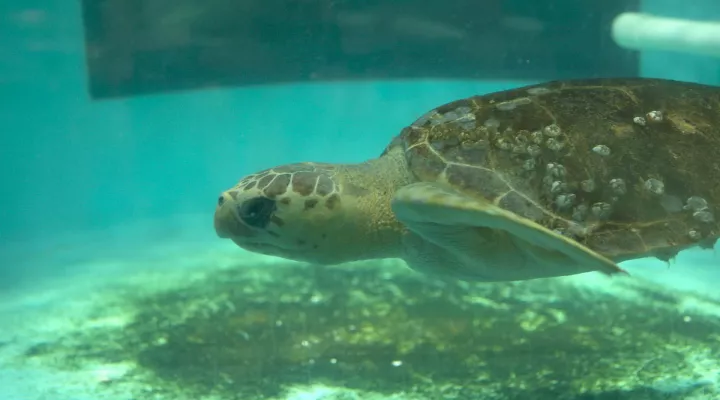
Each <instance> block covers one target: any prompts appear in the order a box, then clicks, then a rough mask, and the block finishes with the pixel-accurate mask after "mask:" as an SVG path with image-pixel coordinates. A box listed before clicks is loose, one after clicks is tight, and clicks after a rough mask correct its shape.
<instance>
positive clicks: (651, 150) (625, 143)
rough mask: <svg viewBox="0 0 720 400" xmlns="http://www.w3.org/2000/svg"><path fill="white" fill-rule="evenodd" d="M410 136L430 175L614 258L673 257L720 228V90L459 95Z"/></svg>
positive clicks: (591, 83) (649, 85)
mask: <svg viewBox="0 0 720 400" xmlns="http://www.w3.org/2000/svg"><path fill="white" fill-rule="evenodd" d="M639 119H642V121H644V123H642V124H641V123H638V121H639ZM400 139H401V141H402V142H403V143H404V147H405V149H406V157H407V159H408V162H409V165H410V169H411V171H413V172H414V173H415V175H416V176H417V177H418V178H419V179H421V180H445V181H447V182H448V183H450V184H451V185H454V186H456V187H457V188H459V189H461V190H463V191H465V192H468V193H470V194H472V195H479V196H483V197H485V198H487V199H489V200H493V201H497V204H499V205H500V206H501V207H503V208H505V209H508V210H511V211H513V212H515V213H517V214H519V215H523V216H528V217H529V218H531V219H533V220H536V221H539V222H541V223H542V224H543V225H545V226H546V227H548V228H551V229H556V230H558V231H562V232H564V233H565V234H567V235H568V236H571V237H575V238H576V240H578V241H580V242H582V243H583V244H585V245H586V246H588V247H589V248H591V249H593V250H596V251H598V252H600V253H602V254H604V255H606V256H610V257H614V259H628V258H635V257H639V256H643V255H656V256H658V257H660V258H663V257H667V255H668V254H675V253H676V252H677V251H679V249H682V248H686V247H689V246H692V245H694V244H703V245H704V246H706V247H707V243H708V242H709V241H712V242H714V239H715V238H716V237H717V235H718V234H719V233H720V226H718V222H717V218H716V217H715V215H717V212H718V210H719V209H720V185H717V184H715V183H717V182H720V88H717V87H711V86H703V85H698V84H691V83H684V82H676V81H668V80H656V79H645V78H631V79H593V80H584V81H582V80H580V81H558V82H551V83H546V84H543V85H537V86H531V87H524V88H518V89H513V90H507V91H503V92H497V93H490V94H486V95H483V96H475V97H471V98H468V99H463V100H458V101H455V102H452V103H448V104H446V105H444V106H441V107H438V108H436V109H434V110H432V111H431V112H430V113H428V114H426V115H425V116H424V117H422V118H421V119H420V120H418V121H416V123H414V124H413V125H412V129H410V130H409V131H408V130H406V131H404V133H403V134H401V136H400ZM558 166H562V169H559V168H558ZM560 172H562V173H560ZM697 198H702V199H703V200H705V204H706V205H703V207H701V208H702V209H696V208H697V207H695V206H696V204H697V200H696V199H697ZM689 199H693V200H689ZM525 200H527V201H529V202H530V203H524V201H525ZM528 204H530V206H528ZM539 213H541V214H542V217H540V216H539ZM579 233H581V234H579Z"/></svg>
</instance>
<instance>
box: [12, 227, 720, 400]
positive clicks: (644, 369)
mask: <svg viewBox="0 0 720 400" xmlns="http://www.w3.org/2000/svg"><path fill="white" fill-rule="evenodd" d="M144 229H146V228H144ZM134 237H137V235H134ZM206 239H208V240H192V241H186V240H185V239H182V238H179V237H175V238H173V239H172V240H166V241H163V242H159V241H155V242H154V243H153V244H152V245H151V246H148V248H147V249H144V250H143V251H142V253H141V252H140V251H138V252H136V253H135V256H134V257H104V256H101V255H98V256H96V257H91V258H88V257H84V258H82V259H81V260H79V261H78V260H77V259H76V261H75V262H76V263H77V264H78V265H75V266H74V267H73V268H68V269H67V271H69V272H68V273H67V274H66V275H65V276H54V277H52V278H47V279H45V280H41V279H40V278H38V279H37V282H36V284H35V285H24V286H23V287H22V288H20V289H17V290H8V291H6V292H4V293H3V294H1V295H0V399H3V400H4V399H13V400H15V399H17V400H40V399H48V400H49V399H52V400H86V399H87V400H96V399H118V400H131V399H177V400H183V399H188V400H189V399H193V400H195V399H250V400H252V399H278V400H279V399H296V400H300V399H302V400H311V399H312V400H319V399H322V400H341V399H342V400H350V399H358V400H360V399H398V400H400V399H480V398H482V399H498V400H499V399H518V400H519V399H523V400H527V399H538V400H545V399H548V400H549V399H553V400H556V399H565V398H566V399H576V400H580V399H583V400H585V399H601V400H611V399H613V400H614V399H633V400H634V399H661V398H662V399H718V398H720V292H719V291H717V290H716V287H717V282H720V272H719V271H718V270H720V262H718V260H716V258H715V255H714V253H712V252H704V253H694V252H688V253H687V254H682V255H681V256H680V257H679V259H678V260H676V262H675V263H674V264H672V265H670V266H667V265H666V264H664V263H661V262H657V261H649V260H640V261H636V262H633V263H628V264H626V265H624V267H626V268H627V269H629V270H630V272H631V273H632V276H631V277H630V278H616V279H608V278H604V277H601V276H598V275H596V274H586V275H582V276H577V277H570V278H562V279H555V280H544V281H535V282H527V283H519V284H515V283H512V284H496V285H469V284H464V283H442V282H437V281H432V280H430V279H428V278H426V277H423V276H420V275H418V274H415V273H412V272H410V271H408V270H407V269H406V268H405V267H404V265H403V264H402V263H400V262H398V261H395V260H386V261H382V262H372V263H358V264H351V265H345V266H339V267H333V268H317V267H311V266H306V265H302V264H297V263H289V262H286V261H283V260H279V259H274V258H269V257H262V256H257V255H253V254H248V253H244V252H242V251H240V250H239V249H237V248H235V247H234V246H232V245H230V244H228V243H225V242H221V241H216V240H211V238H209V237H207V238H206ZM98 253H99V254H102V252H98ZM70 271H72V273H70ZM713 282H714V283H713Z"/></svg>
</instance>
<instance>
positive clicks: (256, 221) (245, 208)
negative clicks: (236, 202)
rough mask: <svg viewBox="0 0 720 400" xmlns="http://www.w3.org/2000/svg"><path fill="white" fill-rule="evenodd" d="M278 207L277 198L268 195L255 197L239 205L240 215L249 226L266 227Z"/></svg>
mask: <svg viewBox="0 0 720 400" xmlns="http://www.w3.org/2000/svg"><path fill="white" fill-rule="evenodd" d="M276 209H277V205H276V204H275V200H271V199H268V198H267V197H253V198H252V199H248V200H245V201H244V202H243V203H242V204H240V206H238V215H239V216H240V219H241V220H242V221H243V222H244V223H246V224H247V225H249V226H252V227H254V228H265V227H266V226H267V225H268V223H270V217H271V216H272V213H273V212H274V211H275V210H276Z"/></svg>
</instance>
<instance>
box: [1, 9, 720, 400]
mask: <svg viewBox="0 0 720 400" xmlns="http://www.w3.org/2000/svg"><path fill="white" fill-rule="evenodd" d="M35 3H37V4H32V5H31V4H28V3H26V2H22V3H21V2H11V1H7V2H3V3H2V4H0V16H3V17H4V18H3V19H2V20H1V21H0V43H2V46H1V49H0V58H1V59H2V61H3V62H0V100H2V102H1V103H0V104H1V105H0V171H2V174H0V197H1V198H2V199H3V202H2V207H0V399H2V400H5V399H8V400H10V399H13V400H15V399H17V400H26V399H27V400H31V399H32V400H35V399H38V400H39V399H52V400H70V399H72V400H77V399H88V400H90V399H101V398H110V399H122V400H129V399H146V398H147V399H285V398H292V399H323V400H339V399H371V398H372V399H542V400H545V399H561V398H567V399H578V400H579V399H583V400H584V399H603V400H611V399H661V398H662V399H711V400H713V399H718V398H720V386H719V385H720V361H718V357H720V330H718V329H717V328H720V323H718V321H719V320H720V297H718V294H717V293H718V292H717V282H720V272H719V271H720V269H719V268H720V261H719V260H718V258H717V255H716V253H715V251H702V252H701V251H688V252H685V253H683V254H681V255H680V256H679V257H678V258H677V260H675V261H674V262H673V263H672V264H671V265H669V266H668V265H666V264H665V263H662V262H659V261H657V260H637V261H633V262H629V263H626V265H623V267H625V268H627V269H628V270H629V271H630V272H631V274H632V277H633V279H631V280H614V281H610V280H605V279H603V278H600V277H597V276H581V277H573V278H568V279H559V280H552V281H549V282H545V281H543V282H531V283H523V284H497V285H466V284H452V285H447V284H442V283H438V282H436V281H433V280H432V279H429V278H427V277H422V276H418V275H416V274H412V273H410V272H408V271H407V270H406V269H405V268H404V267H403V266H402V265H401V263H399V262H396V261H394V260H387V261H378V262H370V263H359V264H351V265H347V266H340V267H334V268H326V269H321V268H316V267H313V266H306V265H302V264H296V263H291V262H287V261H284V260H279V259H271V258H267V257H261V256H258V255H253V254H249V253H246V252H243V251H241V250H239V249H238V248H236V247H234V246H232V245H231V244H228V243H226V242H224V241H220V240H218V239H217V237H216V236H215V233H214V231H213V229H212V213H213V210H214V207H215V202H216V198H217V195H218V193H219V192H220V191H221V190H224V189H226V188H228V187H229V186H230V185H232V184H234V183H235V182H236V181H237V180H238V179H239V178H240V177H242V176H243V175H245V174H247V173H250V172H254V171H257V170H259V169H263V168H267V167H271V166H275V165H278V164H283V163H288V162H295V161H306V160H312V161H321V162H331V163H332V162H359V161H362V160H365V159H368V158H372V157H376V156H378V155H379V154H380V152H381V151H382V149H383V148H384V147H385V145H386V144H387V143H388V141H389V140H390V138H391V137H392V136H393V135H394V134H396V133H397V132H398V131H399V130H400V129H401V128H403V127H404V126H406V125H408V124H409V123H410V122H412V121H413V120H415V119H416V118H417V117H418V116H420V115H422V114H423V113H424V112H426V111H427V110H429V109H432V108H433V107H436V106H438V105H440V104H443V103H445V102H448V101H451V100H454V99H457V98H461V97H466V96H470V95H474V94H479V93H487V92H491V91H496V90H503V89H507V88H511V87H516V86H519V85H523V84H527V83H531V82H535V81H536V80H534V79H522V80H513V81H509V80H472V81H468V80H408V81H392V82H389V81H361V82H352V83H349V82H342V81H341V82H332V83H331V82H326V83H316V84H308V83H286V84H272V85H259V86H252V87H244V88H217V89H208V90H188V91H183V92H175V93H158V94H148V95H143V96H138V97H134V98H118V99H108V100H102V101H95V100H91V99H90V98H89V95H88V90H87V72H88V71H87V67H86V64H85V61H84V51H85V50H84V47H83V43H82V35H83V32H82V24H81V21H80V19H79V18H80V15H81V12H80V9H79V5H78V4H75V3H67V2H61V1H55V2H51V1H44V2H35ZM673 4H674V3H673V2H671V1H669V0H668V1H665V2H662V1H654V2H652V1H646V2H644V5H643V7H645V8H646V10H647V11H649V12H653V13H656V14H658V15H666V16H674V17H682V18H703V19H710V16H711V15H713V14H712V13H715V14H714V15H716V17H717V18H716V19H718V18H720V9H718V7H717V6H716V5H714V4H713V2H710V1H705V2H703V3H702V4H701V3H700V2H698V3H693V4H694V5H693V7H690V6H687V5H683V7H684V8H683V9H682V10H680V9H678V8H673ZM686 6H687V7H686ZM38 13H39V14H38ZM39 16H40V17H39ZM38 18H41V19H42V20H43V21H44V22H43V23H36V22H33V21H37V19H38ZM43 18H44V19H43ZM640 58H641V64H640V73H641V74H642V75H645V76H653V77H663V78H672V79H681V80H687V81H694V82H702V83H707V84H720V66H719V64H718V59H714V58H711V57H703V56H696V55H682V56H679V55H678V54H676V53H666V52H659V51H658V52H650V51H648V52H642V53H641V54H640Z"/></svg>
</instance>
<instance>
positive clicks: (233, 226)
mask: <svg viewBox="0 0 720 400" xmlns="http://www.w3.org/2000/svg"><path fill="white" fill-rule="evenodd" d="M213 222H214V225H215V233H216V234H217V235H218V236H219V237H221V238H223V239H228V238H233V237H239V236H240V237H242V236H252V231H251V230H250V228H248V227H247V226H245V224H243V223H242V222H240V219H239V218H238V216H237V214H236V213H235V198H234V197H233V196H232V195H231V194H230V193H229V192H223V193H222V194H221V195H220V197H219V198H218V203H217V207H216V208H215V217H214V218H213Z"/></svg>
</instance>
